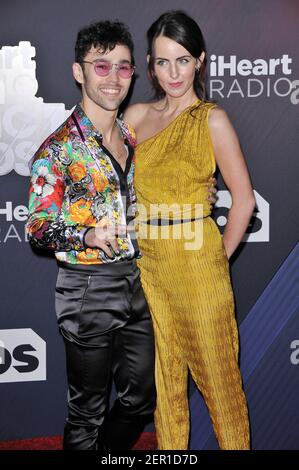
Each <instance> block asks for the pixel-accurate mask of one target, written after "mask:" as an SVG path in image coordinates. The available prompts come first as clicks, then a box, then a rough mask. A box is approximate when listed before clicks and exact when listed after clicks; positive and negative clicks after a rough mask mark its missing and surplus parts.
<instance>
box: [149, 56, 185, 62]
mask: <svg viewBox="0 0 299 470" xmlns="http://www.w3.org/2000/svg"><path fill="white" fill-rule="evenodd" d="M186 57H188V58H190V57H191V55H182V56H181V57H176V59H175V60H179V59H185V58H186ZM155 60H167V61H168V60H169V59H165V58H164V57H155Z"/></svg>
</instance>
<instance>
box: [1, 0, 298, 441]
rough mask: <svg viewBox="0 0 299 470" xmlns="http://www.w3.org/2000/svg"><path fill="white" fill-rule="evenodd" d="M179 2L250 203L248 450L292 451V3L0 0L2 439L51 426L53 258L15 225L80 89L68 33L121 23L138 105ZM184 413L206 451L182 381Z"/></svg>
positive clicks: (54, 431)
mask: <svg viewBox="0 0 299 470" xmlns="http://www.w3.org/2000/svg"><path fill="white" fill-rule="evenodd" d="M182 6H183V8H184V9H185V11H186V12H188V13H189V14H190V15H192V17H193V18H194V19H195V20H197V21H198V23H199V24H200V26H201V28H202V30H203V33H204V35H205V38H206V42H207V47H208V55H209V66H208V73H209V82H208V90H209V96H210V98H211V99H213V100H215V101H216V102H217V103H219V105H221V106H223V107H224V109H225V110H226V111H227V113H228V114H229V116H230V118H231V120H232V122H233V124H234V126H235V128H236V130H237V132H238V135H239V137H240V141H241V144H242V148H243V151H244V154H245V157H246V160H247V163H248V167H249V170H250V173H251V177H252V181H253V185H254V190H255V195H256V199H257V208H256V211H255V213H254V216H253V217H252V220H251V223H250V226H249V228H248V233H247V234H246V236H245V237H244V241H243V243H242V244H241V247H240V249H239V250H238V253H237V255H236V256H234V258H233V260H232V265H231V268H232V280H233V285H234V290H235V297H236V307H237V318H238V323H239V326H240V337H241V368H242V373H243V378H244V386H245V389H246V394H247V398H248V402H249V411H250V416H251V427H252V443H253V448H254V449H298V448H299V424H298V423H299V406H298V404H299V402H298V397H299V315H298V314H299V245H298V244H297V242H298V232H299V223H298V199H299V193H298V169H299V164H298V161H299V155H298V148H299V43H298V22H299V2H298V1H297V0H263V1H259V0H252V1H247V0H226V1H223V0H222V1H221V0H196V1H195V0H187V1H185V2H183V4H182V2H181V1H179V0H168V1H167V0H159V1H151V2H146V1H143V2H140V1H138V0H123V1H121V0H110V1H109V2H104V1H101V2H99V1H97V0H84V1H79V0H78V1H74V0H51V2H45V1H43V2H39V1H36V0H26V2H23V1H22V0H14V1H10V2H1V5H0V22H1V28H0V279H1V286H0V309H1V314H0V353H1V354H0V397H1V400H0V414H1V421H0V440H10V439H19V438H27V437H35V436H50V435H58V434H61V433H62V431H63V424H64V418H65V414H66V406H65V402H66V379H65V364H64V351H63V344H62V340H61V338H60V336H59V334H58V331H57V326H56V318H55V311H54V288H55V281H56V271H57V267H56V262H55V260H54V259H53V258H52V256H50V255H47V254H46V253H44V254H41V255H37V254H35V253H33V252H32V250H31V248H30V246H29V243H28V240H27V239H26V235H25V230H24V224H25V221H26V217H27V192H28V175H29V171H28V161H29V160H30V158H31V157H32V155H33V153H34V151H35V150H36V149H37V148H38V146H39V145H40V143H41V142H42V141H43V140H44V138H45V137H46V136H47V135H48V134H49V133H51V132H52V131H53V130H54V129H56V128H57V127H58V125H59V124H60V123H61V122H62V121H63V120H64V119H65V117H66V116H68V114H69V113H70V111H71V109H72V108H73V106H74V105H75V104H76V103H77V102H78V100H79V98H80V95H79V94H78V90H77V88H76V86H75V83H74V80H73V78H72V73H71V64H72V61H73V58H74V52H73V49H74V43H75V40H76V35H77V31H78V29H79V28H81V27H82V26H84V25H86V24H89V23H90V22H93V21H97V20H100V19H116V18H117V19H120V20H122V21H124V22H125V23H126V24H127V25H128V26H129V27H130V29H131V31H132V34H133V37H134V40H135V44H136V62H137V77H136V80H135V84H134V89H133V93H132V96H131V102H132V103H134V102H137V101H144V100H148V99H150V98H151V96H152V92H151V88H150V85H149V84H148V82H147V78H146V40H145V32H146V30H147V28H148V26H149V25H150V24H151V22H152V21H153V20H154V19H156V18H157V17H158V15H160V14H161V13H162V12H164V11H166V10H169V9H176V8H182ZM218 182H219V194H218V196H219V200H218V203H217V208H216V210H215V220H216V221H217V223H218V226H219V228H220V230H221V231H223V228H224V226H225V223H226V216H227V211H228V208H229V206H230V195H229V193H228V191H227V190H226V188H225V186H224V185H223V183H222V181H221V177H219V178H218ZM221 347H222V345H221V343H219V348H221ZM190 409H191V415H192V435H191V447H192V449H214V448H217V444H216V441H215V438H214V435H213V432H212V428H211V423H210V419H209V416H208V413H207V410H206V407H205V405H204V403H203V401H202V398H201V396H200V394H199V393H198V392H197V391H196V390H195V388H194V386H193V385H192V384H191V387H190ZM149 429H153V428H149Z"/></svg>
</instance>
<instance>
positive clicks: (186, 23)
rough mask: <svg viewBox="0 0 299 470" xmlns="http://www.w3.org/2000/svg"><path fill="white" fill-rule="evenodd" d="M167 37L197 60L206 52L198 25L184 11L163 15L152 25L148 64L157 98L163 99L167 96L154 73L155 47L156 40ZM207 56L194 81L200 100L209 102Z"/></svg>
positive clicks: (148, 37) (149, 37) (149, 38)
mask: <svg viewBox="0 0 299 470" xmlns="http://www.w3.org/2000/svg"><path fill="white" fill-rule="evenodd" d="M159 36H165V37H167V38H169V39H172V40H173V41H175V42H177V43H178V44H180V45H181V46H183V47H184V48H185V49H187V51H188V52H189V53H190V54H191V55H192V56H193V57H195V58H196V59H198V58H199V56H200V54H201V53H202V52H203V51H204V52H206V46H205V41H204V38H203V35H202V32H201V30H200V27H199V26H198V24H197V23H196V22H195V21H194V20H193V19H192V18H190V16H188V15H187V14H186V13H185V12H184V11H181V10H174V11H168V12H166V13H163V14H162V15H161V16H159V18H158V19H157V20H156V21H155V22H154V23H153V24H152V25H151V27H150V28H149V29H148V31H147V41H148V50H147V53H148V54H149V56H150V59H149V63H148V74H149V78H150V80H151V82H152V86H153V88H154V90H155V97H156V98H157V99H161V98H163V97H164V96H165V92H164V90H163V89H162V88H161V87H160V85H159V82H158V80H157V77H156V75H155V71H154V58H153V46H154V42H155V39H156V38H157V37H159ZM206 64H207V56H206V55H205V58H204V60H203V62H202V63H201V66H200V69H199V71H198V72H197V71H196V72H195V77H194V81H193V87H194V91H195V93H196V95H197V97H198V98H199V99H201V100H202V101H207V92H206V86H205V77H206Z"/></svg>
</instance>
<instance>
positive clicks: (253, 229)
mask: <svg viewBox="0 0 299 470" xmlns="http://www.w3.org/2000/svg"><path fill="white" fill-rule="evenodd" d="M254 195H255V199H256V208H255V211H254V213H253V215H252V217H251V220H250V222H249V226H248V229H247V232H246V233H245V235H244V238H243V241H244V242H268V241H269V240H270V205H269V203H268V202H267V201H266V199H264V198H263V197H262V196H261V195H260V194H259V193H258V192H257V191H254ZM217 197H218V200H217V202H216V204H215V221H216V223H217V225H218V227H219V230H220V232H221V233H223V231H224V227H225V225H226V222H227V214H228V211H229V209H230V208H231V205H232V198H231V195H230V193H229V191H227V190H222V191H218V192H217Z"/></svg>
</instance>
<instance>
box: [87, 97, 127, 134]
mask: <svg viewBox="0 0 299 470" xmlns="http://www.w3.org/2000/svg"><path fill="white" fill-rule="evenodd" d="M81 107H82V109H83V111H84V112H85V114H86V116H87V117H88V119H89V120H90V121H91V122H92V124H93V126H94V127H95V128H96V129H97V130H98V131H99V132H100V133H101V134H102V136H103V139H104V140H105V141H106V142H110V141H111V140H112V135H113V129H114V126H115V121H116V117H117V112H118V110H116V111H107V110H106V109H103V108H101V107H100V106H97V105H95V104H94V103H89V102H88V101H86V100H84V99H83V100H82V101H81Z"/></svg>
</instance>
